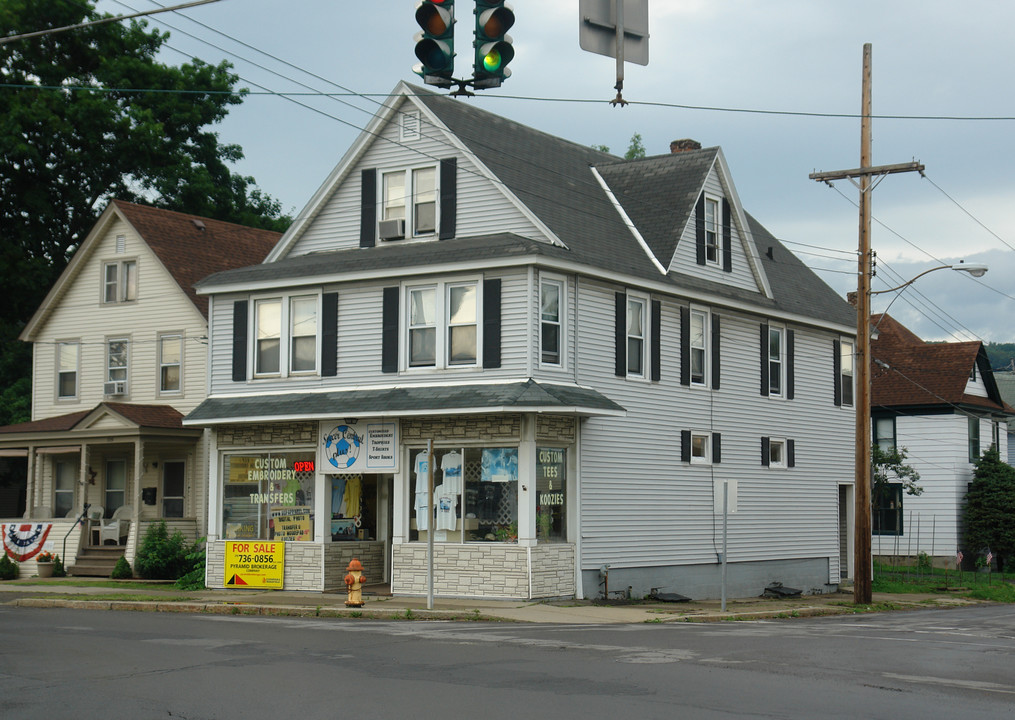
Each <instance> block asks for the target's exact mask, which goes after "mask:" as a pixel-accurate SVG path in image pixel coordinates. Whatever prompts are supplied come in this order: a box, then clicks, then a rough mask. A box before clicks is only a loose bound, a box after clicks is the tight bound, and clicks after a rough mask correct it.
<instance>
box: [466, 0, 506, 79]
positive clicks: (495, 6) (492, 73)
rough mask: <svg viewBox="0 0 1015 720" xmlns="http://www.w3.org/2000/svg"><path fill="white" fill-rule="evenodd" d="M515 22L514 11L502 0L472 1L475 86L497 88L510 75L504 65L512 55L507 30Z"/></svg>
mask: <svg viewBox="0 0 1015 720" xmlns="http://www.w3.org/2000/svg"><path fill="white" fill-rule="evenodd" d="M514 24H515V13H514V11H513V10H512V9H511V6H510V5H508V4H507V3H505V2H504V1H503V0H477V1H476V40H475V43H474V44H475V48H476V61H475V64H474V66H473V72H474V74H473V79H474V85H475V87H476V88H487V87H498V86H499V85H500V84H501V82H503V81H504V78H507V77H510V76H511V70H510V69H509V68H508V67H507V64H508V63H509V62H511V59H512V58H513V57H514V56H515V49H514V47H513V46H512V45H511V36H510V35H508V34H507V31H508V30H510V29H511V26H512V25H514Z"/></svg>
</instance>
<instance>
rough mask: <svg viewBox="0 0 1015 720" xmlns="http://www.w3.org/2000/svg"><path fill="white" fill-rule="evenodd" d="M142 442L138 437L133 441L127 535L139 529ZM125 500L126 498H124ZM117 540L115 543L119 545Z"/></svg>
mask: <svg viewBox="0 0 1015 720" xmlns="http://www.w3.org/2000/svg"><path fill="white" fill-rule="evenodd" d="M143 456H144V440H142V439H141V437H140V436H138V438H137V440H135V441H134V492H133V493H132V496H133V500H132V502H131V515H132V519H131V522H130V530H129V533H130V534H132V535H135V536H136V535H137V532H138V528H140V527H141V523H140V518H141V475H142V473H144V463H143V462H142V460H144V457H143ZM124 499H126V498H124ZM119 542H120V541H119V539H117V543H119ZM127 544H128V545H129V544H130V536H129V535H128V537H127Z"/></svg>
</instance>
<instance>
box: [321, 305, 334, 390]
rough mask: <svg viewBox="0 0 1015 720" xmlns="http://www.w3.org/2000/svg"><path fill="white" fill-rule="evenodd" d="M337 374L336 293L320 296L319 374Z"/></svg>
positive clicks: (332, 375)
mask: <svg viewBox="0 0 1015 720" xmlns="http://www.w3.org/2000/svg"><path fill="white" fill-rule="evenodd" d="M336 375H338V293H324V295H322V296H321V376H322V377H335V376H336Z"/></svg>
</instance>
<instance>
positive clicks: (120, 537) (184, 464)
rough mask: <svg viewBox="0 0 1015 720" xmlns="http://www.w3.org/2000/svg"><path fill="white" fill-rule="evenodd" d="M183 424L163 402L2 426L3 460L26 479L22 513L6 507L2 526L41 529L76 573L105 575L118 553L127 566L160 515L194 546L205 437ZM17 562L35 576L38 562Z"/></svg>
mask: <svg viewBox="0 0 1015 720" xmlns="http://www.w3.org/2000/svg"><path fill="white" fill-rule="evenodd" d="M181 419H182V415H181V414H180V413H179V412H177V411H176V410H175V409H174V408H172V407H169V406H164V405H163V406H153V405H131V404H126V403H100V404H99V405H98V406H96V407H95V408H93V409H91V410H88V411H83V412H79V413H71V414H68V415H62V416H58V417H55V418H49V419H45V420H38V421H33V422H29V423H22V424H20V425H9V426H6V427H3V428H0V457H3V458H5V459H6V460H7V461H8V463H9V464H15V466H16V465H17V464H20V466H21V473H22V475H23V478H24V480H23V482H24V486H23V487H24V504H23V507H18V508H15V512H13V513H12V512H10V508H9V507H8V508H6V509H5V510H6V511H7V512H5V513H4V514H5V515H10V517H9V518H7V519H6V520H5V521H4V522H5V523H7V525H10V526H14V525H15V524H17V525H20V526H21V527H25V526H32V527H33V528H35V527H36V526H37V527H38V532H39V533H40V537H41V533H45V538H46V539H45V549H46V550H49V551H50V552H53V553H55V554H59V555H60V557H61V559H62V560H63V562H64V565H65V567H66V568H67V569H68V571H69V572H71V573H72V574H91V575H103V576H108V574H109V572H108V571H107V570H109V571H111V567H108V566H109V565H110V563H109V559H110V558H111V559H112V562H113V563H115V561H116V558H117V557H119V556H120V555H125V556H126V558H127V560H128V562H130V563H131V565H132V566H133V558H134V554H135V551H136V548H137V546H138V543H139V541H140V539H141V538H142V537H143V533H144V530H145V529H146V527H147V525H148V524H149V523H151V522H157V521H159V520H163V519H164V520H165V521H166V522H167V524H168V525H169V528H170V532H173V531H174V530H176V529H179V530H180V531H181V532H182V533H183V534H184V536H185V537H186V538H187V539H188V540H189V541H191V542H192V541H194V540H195V539H196V538H197V537H198V536H199V535H200V533H201V530H202V528H203V517H204V512H203V509H204V505H203V503H204V497H205V493H204V492H203V488H204V483H203V482H201V481H200V479H201V478H202V477H203V472H204V461H203V457H204V456H203V452H202V450H201V448H202V447H203V439H204V434H203V432H202V431H200V430H195V429H191V428H183V426H182V424H181V422H180V421H181ZM26 532H28V531H27V530H26ZM32 532H33V533H34V532H35V530H34V529H33V531H32ZM4 539H5V544H6V543H7V537H6V536H5V538H4ZM98 549H103V550H102V551H100V552H93V551H94V550H98ZM102 556H106V559H103V560H101V561H97V560H95V558H96V557H100V558H101V557H102ZM79 561H80V562H79ZM22 562H23V565H22V574H23V575H24V574H26V573H32V571H33V570H34V566H33V565H32V563H33V562H34V559H33V558H32V557H29V558H26V559H24V560H23V561H22Z"/></svg>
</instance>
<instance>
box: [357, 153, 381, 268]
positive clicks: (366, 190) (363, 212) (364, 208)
mask: <svg viewBox="0 0 1015 720" xmlns="http://www.w3.org/2000/svg"><path fill="white" fill-rule="evenodd" d="M359 193H360V194H359V198H360V200H359V205H360V214H359V246H360V247H361V248H367V247H373V246H374V244H375V243H376V240H375V238H376V237H377V171H376V170H374V169H373V168H370V169H368V170H364V171H363V172H361V173H360V190H359Z"/></svg>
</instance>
